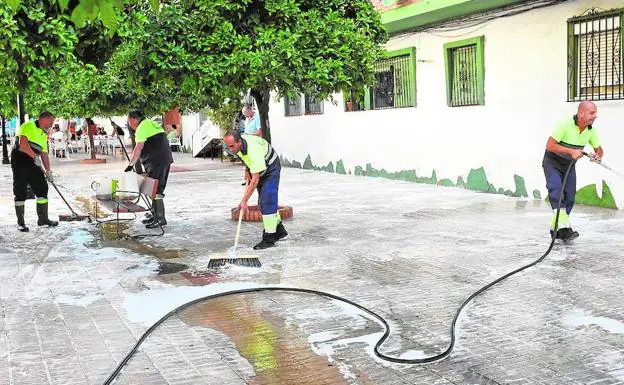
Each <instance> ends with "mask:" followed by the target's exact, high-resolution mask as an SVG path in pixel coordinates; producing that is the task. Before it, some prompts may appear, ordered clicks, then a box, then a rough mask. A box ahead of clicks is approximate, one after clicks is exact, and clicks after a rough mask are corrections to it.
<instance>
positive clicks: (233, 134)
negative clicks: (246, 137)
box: [224, 130, 241, 142]
mask: <svg viewBox="0 0 624 385" xmlns="http://www.w3.org/2000/svg"><path fill="white" fill-rule="evenodd" d="M225 136H231V137H232V139H234V141H235V142H238V141H239V140H241V134H240V131H238V130H228V132H227V133H226V134H225ZM225 136H224V137H225Z"/></svg>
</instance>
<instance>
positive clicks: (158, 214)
mask: <svg viewBox="0 0 624 385" xmlns="http://www.w3.org/2000/svg"><path fill="white" fill-rule="evenodd" d="M152 207H153V208H154V220H153V221H152V222H150V223H148V224H147V225H145V228H147V229H156V228H158V227H160V226H164V225H166V224H167V220H166V219H165V202H164V201H163V200H162V199H155V200H154V205H153V206H152Z"/></svg>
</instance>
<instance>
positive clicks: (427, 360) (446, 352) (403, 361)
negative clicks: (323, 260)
mask: <svg viewBox="0 0 624 385" xmlns="http://www.w3.org/2000/svg"><path fill="white" fill-rule="evenodd" d="M575 163H576V160H573V161H572V162H571V163H570V165H569V166H568V169H567V170H566V173H565V176H564V177H563V184H562V186H565V185H566V183H567V181H568V175H569V174H570V170H572V167H574V164H575ZM564 191H565V188H562V189H561V193H560V194H559V202H558V204H557V213H556V217H555V228H554V231H553V234H552V237H551V241H550V245H549V246H548V249H547V250H546V252H545V253H544V254H543V255H542V256H541V257H539V258H538V259H536V260H535V261H533V262H531V263H529V264H527V265H524V266H522V267H519V268H517V269H515V270H514V271H511V272H509V273H507V274H505V275H503V276H502V277H499V278H497V279H496V280H494V281H492V282H490V283H488V284H487V285H485V286H483V287H482V288H480V289H479V290H477V291H475V292H474V293H472V294H471V295H470V296H469V297H468V298H466V300H464V302H462V304H461V306H460V307H459V308H458V309H457V312H456V313H455V317H454V318H453V322H452V324H451V342H450V343H449V346H448V347H447V348H446V349H445V350H444V351H443V352H441V353H439V354H436V355H434V356H431V357H426V358H412V359H410V358H397V357H391V356H387V355H385V354H383V353H381V352H380V351H379V348H380V347H381V345H383V343H384V342H385V341H386V339H387V338H388V336H389V335H390V325H388V322H387V321H386V320H385V319H384V318H383V317H382V316H380V315H379V314H377V313H375V312H374V311H372V310H370V309H367V308H365V307H364V306H362V305H359V304H357V303H355V302H353V301H350V300H348V299H346V298H342V297H340V296H338V295H334V294H330V293H326V292H323V291H318V290H311V289H301V288H296V287H291V288H288V287H257V288H250V289H241V290H232V291H226V292H223V293H218V294H212V295H208V296H205V297H201V298H198V299H196V300H193V301H191V302H187V303H185V304H183V305H180V306H178V307H177V308H175V309H173V310H172V311H170V312H169V313H167V314H166V315H164V316H163V317H162V318H161V319H159V320H158V321H157V322H156V323H155V324H153V325H152V326H150V328H149V329H147V331H145V333H143V335H142V336H141V338H139V340H138V341H137V343H136V344H135V345H134V347H133V348H132V350H130V352H128V354H127V355H126V356H125V357H124V359H123V360H122V361H121V362H120V363H119V364H118V365H117V368H115V370H114V371H113V373H111V375H110V376H109V377H108V379H107V380H106V381H105V382H104V385H109V384H111V383H112V382H113V381H114V380H115V378H116V377H117V376H118V375H119V373H120V372H121V370H122V369H123V367H124V366H125V365H126V364H127V363H128V361H129V360H130V358H132V356H133V355H134V353H136V351H137V350H138V349H139V346H141V344H142V343H143V341H145V339H146V338H147V337H148V336H149V335H150V334H151V333H152V332H153V331H154V330H155V329H156V328H157V327H158V326H160V324H162V323H163V322H164V321H165V320H166V319H168V318H169V317H171V316H172V315H174V314H176V313H178V312H180V311H181V310H184V309H186V308H188V307H190V306H193V305H195V304H197V303H200V302H204V301H208V300H211V299H214V298H219V297H226V296H230V295H236V294H245V293H260V292H263V291H282V292H292V293H306V294H314V295H318V296H321V297H326V298H331V299H334V300H337V301H341V302H344V303H347V304H349V305H351V306H354V307H356V308H358V309H360V310H361V311H363V312H365V313H367V314H369V315H371V316H373V317H374V318H376V319H377V320H378V321H379V322H381V324H382V325H383V326H384V329H385V331H384V334H383V336H381V338H380V339H379V341H377V343H376V344H375V348H374V349H373V350H374V352H375V355H376V356H377V357H379V358H381V359H382V360H385V361H389V362H395V363H399V364H425V363H430V362H435V361H440V360H443V359H444V358H446V357H448V356H449V355H450V354H451V352H452V351H453V348H454V347H455V328H456V325H457V319H458V318H459V315H460V314H461V312H462V310H464V307H466V305H468V303H470V301H472V300H473V299H475V297H477V296H478V295H480V294H482V293H483V292H485V291H486V290H488V289H489V288H491V287H492V286H494V285H496V284H497V283H500V282H502V281H504V280H505V279H507V278H509V277H511V276H512V275H514V274H517V273H519V272H521V271H522V270H525V269H528V268H529V267H532V266H535V265H537V264H538V263H540V262H541V261H542V260H543V259H544V258H546V256H547V255H548V254H550V252H551V250H552V248H553V246H554V245H555V239H556V234H557V228H558V225H559V212H560V210H561V201H562V200H563V192H564Z"/></svg>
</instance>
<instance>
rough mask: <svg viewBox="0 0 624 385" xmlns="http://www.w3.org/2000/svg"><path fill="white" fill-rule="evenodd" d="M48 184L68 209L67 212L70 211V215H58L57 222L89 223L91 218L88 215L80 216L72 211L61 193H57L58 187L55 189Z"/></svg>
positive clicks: (53, 185)
mask: <svg viewBox="0 0 624 385" xmlns="http://www.w3.org/2000/svg"><path fill="white" fill-rule="evenodd" d="M50 184H51V185H52V187H54V189H55V190H56V192H57V193H58V195H59V196H60V197H61V199H62V200H63V202H65V205H66V206H67V207H68V208H69V211H71V214H60V215H59V221H61V222H74V221H84V220H86V221H88V222H89V223H91V217H90V216H89V215H80V214H78V213H76V212H75V211H74V209H73V208H72V207H71V206H70V205H69V203H67V200H66V199H65V197H64V196H63V194H61V191H59V189H58V187H56V185H55V184H54V182H52V181H50Z"/></svg>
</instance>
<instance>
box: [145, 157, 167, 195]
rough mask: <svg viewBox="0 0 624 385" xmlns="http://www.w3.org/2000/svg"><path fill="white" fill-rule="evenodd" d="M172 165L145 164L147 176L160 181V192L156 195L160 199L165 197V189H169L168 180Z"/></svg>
mask: <svg viewBox="0 0 624 385" xmlns="http://www.w3.org/2000/svg"><path fill="white" fill-rule="evenodd" d="M170 167H171V164H151V163H146V164H145V171H146V172H147V176H149V177H150V178H153V179H158V190H157V191H156V193H157V194H158V195H159V196H160V198H162V197H164V196H165V187H167V179H169V168H170Z"/></svg>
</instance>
